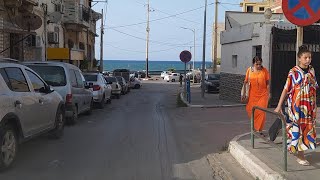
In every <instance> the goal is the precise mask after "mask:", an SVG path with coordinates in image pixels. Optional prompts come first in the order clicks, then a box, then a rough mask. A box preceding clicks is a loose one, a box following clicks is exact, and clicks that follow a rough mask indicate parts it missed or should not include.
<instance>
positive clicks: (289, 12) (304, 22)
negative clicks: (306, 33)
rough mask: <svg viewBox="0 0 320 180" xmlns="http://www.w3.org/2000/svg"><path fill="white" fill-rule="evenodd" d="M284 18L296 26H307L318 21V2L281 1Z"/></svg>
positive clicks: (319, 5)
mask: <svg viewBox="0 0 320 180" xmlns="http://www.w3.org/2000/svg"><path fill="white" fill-rule="evenodd" d="M282 10H283V13H284V15H285V16H286V18H287V19H288V20H289V21H290V22H291V23H293V24H295V25H298V26H308V25H312V24H313V23H315V22H317V21H318V20H319V19H320V1H319V0H282Z"/></svg>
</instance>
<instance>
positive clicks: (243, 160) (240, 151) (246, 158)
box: [229, 133, 284, 180]
mask: <svg viewBox="0 0 320 180" xmlns="http://www.w3.org/2000/svg"><path fill="white" fill-rule="evenodd" d="M248 134H250V133H245V134H242V135H239V136H236V137H235V138H233V140H231V141H230V143H229V152H230V154H231V155H232V156H233V157H234V158H235V159H236V160H237V161H238V162H239V164H241V166H242V167H243V168H244V169H246V170H247V171H248V172H249V173H250V174H251V175H252V176H253V177H254V178H256V179H261V180H283V179H284V177H283V176H282V175H281V174H279V173H277V172H276V171H274V170H272V169H271V168H269V167H268V166H267V165H266V164H265V163H263V162H262V161H261V160H260V159H258V158H257V157H256V156H254V155H253V154H252V153H251V152H250V151H248V150H246V149H245V148H244V147H243V146H241V145H240V144H239V143H238V142H237V141H238V140H239V138H241V137H243V136H246V135H248Z"/></svg>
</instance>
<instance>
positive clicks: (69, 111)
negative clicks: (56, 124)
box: [65, 104, 73, 118]
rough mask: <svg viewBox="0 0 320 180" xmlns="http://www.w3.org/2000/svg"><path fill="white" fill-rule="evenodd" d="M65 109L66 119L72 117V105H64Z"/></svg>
mask: <svg viewBox="0 0 320 180" xmlns="http://www.w3.org/2000/svg"><path fill="white" fill-rule="evenodd" d="M65 108H66V112H65V116H66V117H67V118H69V117H72V116H73V106H72V104H65Z"/></svg>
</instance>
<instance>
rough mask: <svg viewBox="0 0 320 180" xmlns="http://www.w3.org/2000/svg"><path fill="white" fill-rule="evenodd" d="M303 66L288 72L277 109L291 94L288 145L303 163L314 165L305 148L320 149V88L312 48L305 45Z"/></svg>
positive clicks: (300, 57)
mask: <svg viewBox="0 0 320 180" xmlns="http://www.w3.org/2000/svg"><path fill="white" fill-rule="evenodd" d="M297 56H298V59H299V65H298V66H295V67H293V68H292V69H291V70H290V71H289V74H288V77H287V81H286V84H285V86H284V89H283V91H282V94H281V97H280V100H279V103H278V106H277V108H276V109H275V112H281V106H282V103H283V101H284V99H285V98H286V96H288V100H287V101H288V115H289V119H288V120H287V136H288V142H287V148H288V151H289V152H291V153H296V155H297V161H298V163H299V164H301V165H310V163H309V162H308V161H307V160H306V158H305V156H304V151H306V150H308V149H311V150H313V149H315V148H316V130H315V125H316V113H317V104H316V88H317V87H318V84H317V81H316V77H315V71H314V69H313V67H312V66H311V65H310V63H311V51H309V49H308V48H307V47H306V46H304V45H302V46H300V47H299V51H298V54H297Z"/></svg>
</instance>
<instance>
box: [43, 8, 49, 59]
mask: <svg viewBox="0 0 320 180" xmlns="http://www.w3.org/2000/svg"><path fill="white" fill-rule="evenodd" d="M42 8H43V29H44V30H43V33H44V35H43V37H44V61H47V59H48V57H47V46H48V32H47V16H48V6H47V4H45V3H42Z"/></svg>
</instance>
